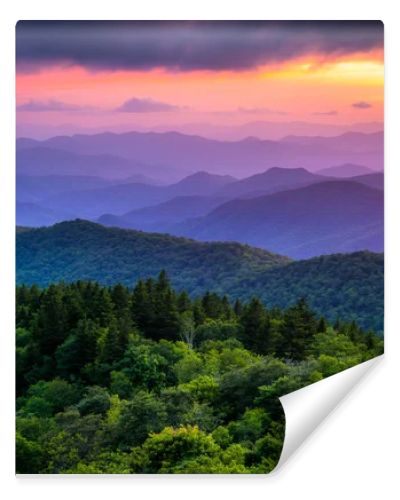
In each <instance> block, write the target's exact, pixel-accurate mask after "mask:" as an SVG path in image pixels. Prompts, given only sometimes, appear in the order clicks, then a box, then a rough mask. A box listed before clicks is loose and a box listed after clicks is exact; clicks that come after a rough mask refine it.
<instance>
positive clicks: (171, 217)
mask: <svg viewBox="0 0 400 500" xmlns="http://www.w3.org/2000/svg"><path fill="white" fill-rule="evenodd" d="M224 201H226V199H225V198H222V197H211V196H177V197H176V198H172V199H171V200H168V201H165V202H163V203H160V204H158V205H154V206H151V207H145V208H139V209H137V210H131V211H130V212H128V213H126V214H124V215H121V216H118V215H112V214H105V215H102V216H101V217H100V218H99V219H98V222H99V223H101V224H103V225H105V226H117V227H124V228H131V229H141V230H143V231H156V232H169V231H171V230H173V224H176V223H178V222H182V221H184V220H185V219H187V218H190V217H200V216H202V215H206V214H207V213H208V212H210V211H211V210H213V209H214V208H216V207H217V206H218V205H221V204H222V203H223V202H224Z"/></svg>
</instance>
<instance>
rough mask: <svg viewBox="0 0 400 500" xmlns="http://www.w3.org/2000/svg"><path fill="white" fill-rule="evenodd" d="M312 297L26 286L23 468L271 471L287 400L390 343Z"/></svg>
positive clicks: (22, 291)
mask: <svg viewBox="0 0 400 500" xmlns="http://www.w3.org/2000/svg"><path fill="white" fill-rule="evenodd" d="M382 347H383V346H382V341H381V340H380V339H379V338H378V337H377V336H376V335H375V334H374V333H372V332H365V331H363V330H361V329H360V328H359V327H358V326H357V324H356V323H355V322H351V323H342V322H340V321H336V323H335V324H334V325H331V324H329V323H328V322H327V321H326V319H325V318H323V317H317V316H316V315H315V314H314V312H313V311H312V310H311V309H310V308H309V306H308V304H307V302H306V301H305V300H304V299H300V300H298V302H297V303H296V304H294V305H293V306H291V307H289V308H287V309H278V308H273V309H266V308H265V306H264V305H263V304H262V303H261V301H260V300H259V299H257V298H253V299H251V300H250V301H248V302H246V303H241V302H240V301H239V300H237V301H236V302H235V303H234V304H231V303H230V302H229V300H228V299H227V298H226V297H224V296H218V295H216V294H215V293H205V294H204V295H203V296H202V297H199V298H197V299H195V300H192V299H190V298H189V295H188V294H187V293H186V292H179V293H178V292H175V291H174V290H173V289H172V288H171V286H170V283H169V281H168V278H167V276H166V274H165V273H164V272H162V273H161V274H160V275H159V277H158V278H157V279H149V280H147V281H139V282H138V283H137V285H136V286H135V288H134V289H133V290H132V291H131V290H129V289H127V288H126V287H124V286H123V285H120V284H118V285H115V286H112V287H104V286H101V285H99V284H97V283H93V282H76V283H72V284H63V283H60V284H56V285H51V286H49V287H48V288H46V289H39V288H38V287H37V286H35V285H33V286H30V287H28V286H24V285H22V286H19V287H17V396H18V397H17V436H16V438H17V471H18V472H19V473H265V472H269V471H270V470H272V469H273V467H274V466H275V465H276V463H277V461H278V459H279V456H280V452H281V448H282V443H283V438H284V414H283V411H282V407H281V404H280V402H279V400H278V397H279V396H281V395H283V394H285V393H288V392H290V391H293V390H296V389H298V388H300V387H303V386H305V385H307V384H310V383H312V382H315V381H318V380H320V379H322V378H323V377H327V376H330V375H332V374H334V373H337V372H338V371H340V370H343V369H346V368H348V367H350V366H353V365H356V364H358V363H360V362H362V361H364V360H367V359H370V358H371V357H374V356H376V355H378V354H380V353H381V352H382Z"/></svg>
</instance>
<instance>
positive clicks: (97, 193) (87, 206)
mask: <svg viewBox="0 0 400 500" xmlns="http://www.w3.org/2000/svg"><path fill="white" fill-rule="evenodd" d="M231 182H234V178H232V177H230V176H227V175H224V176H220V175H213V174H208V173H207V172H198V173H196V174H193V175H190V176H188V177H186V178H185V179H183V180H182V181H180V182H177V183H175V184H171V185H169V186H154V185H148V184H141V183H128V184H117V185H112V186H107V187H104V188H99V189H89V190H81V191H69V192H65V193H60V194H58V195H57V196H52V197H49V198H47V199H46V200H44V201H43V205H44V206H46V207H49V208H51V209H52V210H55V211H57V212H59V211H66V210H72V209H73V210H74V212H75V213H76V214H78V215H79V216H80V217H86V218H97V217H100V216H101V215H103V214H106V213H111V214H113V215H122V214H124V213H126V212H128V211H131V210H134V209H137V208H143V207H146V206H151V205H156V204H158V203H161V202H164V201H167V200H170V199H171V198H175V197H177V196H188V195H197V196H210V195H213V194H215V193H216V192H217V191H218V190H219V189H220V188H221V187H222V186H224V185H226V184H230V183H231Z"/></svg>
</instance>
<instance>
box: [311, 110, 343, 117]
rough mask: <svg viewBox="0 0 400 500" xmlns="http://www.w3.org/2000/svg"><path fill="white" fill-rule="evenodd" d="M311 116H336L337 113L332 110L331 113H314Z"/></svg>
mask: <svg viewBox="0 0 400 500" xmlns="http://www.w3.org/2000/svg"><path fill="white" fill-rule="evenodd" d="M311 114H312V115H316V116H335V115H337V114H338V112H337V111H336V110H334V109H333V110H332V111H316V112H315V113H311Z"/></svg>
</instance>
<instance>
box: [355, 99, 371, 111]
mask: <svg viewBox="0 0 400 500" xmlns="http://www.w3.org/2000/svg"><path fill="white" fill-rule="evenodd" d="M352 106H353V108H358V109H368V108H372V104H370V103H369V102H365V101H358V102H353V104H352Z"/></svg>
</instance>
